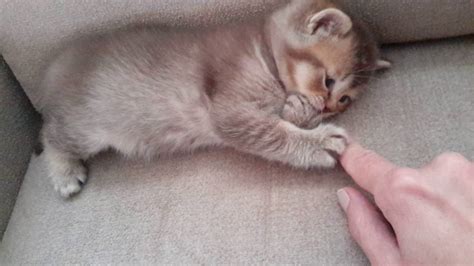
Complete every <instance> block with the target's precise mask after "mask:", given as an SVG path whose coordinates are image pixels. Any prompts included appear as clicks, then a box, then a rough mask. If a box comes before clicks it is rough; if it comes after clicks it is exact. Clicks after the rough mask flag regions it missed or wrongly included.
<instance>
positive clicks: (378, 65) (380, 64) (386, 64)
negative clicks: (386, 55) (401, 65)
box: [375, 59, 392, 70]
mask: <svg viewBox="0 0 474 266" xmlns="http://www.w3.org/2000/svg"><path fill="white" fill-rule="evenodd" d="M391 67H392V63H391V62H390V61H387V60H384V59H379V60H377V62H375V70H384V69H389V68H391Z"/></svg>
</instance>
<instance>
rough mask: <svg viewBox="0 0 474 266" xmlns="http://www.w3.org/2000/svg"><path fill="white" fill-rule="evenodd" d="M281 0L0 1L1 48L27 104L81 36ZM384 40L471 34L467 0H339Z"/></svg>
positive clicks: (242, 15) (190, 22) (257, 12)
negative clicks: (56, 57) (59, 55)
mask: <svg viewBox="0 0 474 266" xmlns="http://www.w3.org/2000/svg"><path fill="white" fill-rule="evenodd" d="M281 2H284V0H211V1H208V0H160V1H155V0H141V1H136V0H121V1H105V0H100V1H64V0H62V1H57V0H35V1H27V0H0V7H1V8H0V53H2V54H3V55H4V57H5V60H6V61H7V62H8V64H9V65H10V66H11V68H12V70H13V72H14V73H15V75H16V77H17V78H18V80H19V81H20V83H21V84H22V86H23V88H24V89H25V91H26V93H27V95H28V96H29V97H30V99H31V100H32V102H33V104H36V103H37V101H39V98H40V95H41V91H39V90H38V88H37V84H38V81H39V79H40V77H41V69H44V67H45V66H46V62H47V61H48V59H49V58H50V56H51V54H52V53H53V52H54V51H56V50H57V49H58V47H60V46H61V44H63V43H64V42H66V41H68V40H70V39H71V38H77V37H78V36H80V35H83V34H86V33H91V32H98V31H104V30H107V29H111V28H115V27H120V26H123V25H126V24H129V23H135V22H152V21H153V22H158V23H162V24H163V25H170V26H185V27H190V26H191V27H199V26H201V25H206V24H219V23H223V22H228V21H233V20H238V19H240V20H245V19H248V18H249V17H252V16H261V15H262V14H263V13H265V12H266V11H268V10H271V9H272V7H274V6H276V5H277V3H281ZM342 2H345V3H346V5H347V7H348V8H347V9H348V10H349V11H350V13H353V14H354V15H355V16H357V17H361V18H363V19H365V20H366V21H368V22H369V23H370V24H371V25H372V27H373V28H374V29H375V32H376V33H377V34H378V35H380V37H381V40H382V41H384V42H405V41H414V40H421V39H429V38H439V37H448V36H456V35H461V34H469V33H474V16H473V15H472V14H474V1H473V0H455V1H439V0H417V1H412V0H398V1H393V0H377V1H373V0H357V1H356V0H342Z"/></svg>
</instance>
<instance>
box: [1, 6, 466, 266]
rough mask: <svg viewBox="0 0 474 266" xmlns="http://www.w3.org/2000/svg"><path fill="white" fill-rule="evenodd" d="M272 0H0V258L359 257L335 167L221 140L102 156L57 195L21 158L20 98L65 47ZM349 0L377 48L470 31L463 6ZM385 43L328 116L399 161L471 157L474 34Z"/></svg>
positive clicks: (330, 260) (23, 120)
mask: <svg viewBox="0 0 474 266" xmlns="http://www.w3.org/2000/svg"><path fill="white" fill-rule="evenodd" d="M277 2H278V0H274V1H271V0H239V1H235V0H209V1H205V0H160V1H157V0H142V1H136V0H121V1H105V0H103V1H102V0H101V1H85V0H84V1H55V0H41V1H26V0H0V55H2V56H3V58H4V60H5V61H6V63H5V62H4V61H3V59H0V62H1V63H0V174H1V176H0V178H1V179H0V215H1V216H0V232H3V231H4V230H5V228H6V231H5V234H4V236H3V240H2V242H1V243H0V265H10V264H72V263H78V264H91V263H100V264H116V263H121V264H137V263H139V264H154V263H304V264H322V265H335V264H351V265H363V264H367V260H366V258H365V256H364V255H363V254H362V253H361V251H360V250H359V248H358V247H357V246H356V245H355V243H354V242H353V241H352V240H351V238H350V236H349V234H348V232H347V228H346V222H345V219H344V215H343V214H342V212H341V211H340V209H339V208H338V206H337V202H336V196H335V191H336V190H337V189H338V188H340V187H342V186H346V185H350V184H352V182H351V181H350V179H349V178H348V177H347V176H346V175H345V173H344V172H343V171H342V170H341V169H336V170H334V171H328V172H316V171H298V170H293V169H290V168H288V167H286V166H283V165H278V164H274V163H268V162H266V161H263V160H260V159H258V158H255V157H251V156H248V155H245V154H240V153H237V152H235V151H232V150H212V151H202V152H197V153H195V154H192V155H179V156H173V157H168V158H161V159H157V160H156V161H153V162H152V163H145V162H142V161H127V160H125V159H122V158H121V157H120V156H118V155H116V154H112V153H107V154H102V155H100V156H98V157H97V158H95V159H93V160H91V161H90V162H89V164H90V177H91V178H90V181H89V182H88V185H87V186H86V187H85V189H84V190H83V192H82V193H81V194H79V195H78V196H77V197H75V198H74V199H72V200H68V201H65V200H62V199H60V198H59V197H58V196H57V195H56V194H55V193H54V192H53V191H52V188H51V186H50V184H49V181H48V180H47V178H46V173H45V169H44V162H43V160H42V157H41V156H39V157H38V156H34V155H33V156H32V157H31V160H30V154H31V152H32V148H33V146H34V143H35V140H36V136H37V132H38V125H39V121H40V119H39V116H38V115H37V114H36V113H35V112H34V111H33V110H34V109H33V107H32V106H31V105H30V104H29V102H28V99H29V100H30V101H31V102H32V104H33V106H34V105H35V104H38V101H39V100H40V95H41V93H42V92H41V91H40V90H39V89H38V88H37V84H38V81H39V79H40V72H41V69H43V68H44V66H45V64H46V62H47V61H48V59H49V58H50V55H51V54H52V53H53V52H54V51H55V50H56V49H57V48H58V47H59V46H60V45H61V44H62V43H64V42H66V41H67V40H70V39H71V38H75V37H77V36H79V35H83V34H87V33H90V32H98V31H107V30H108V29H111V28H115V27H120V26H123V25H126V24H129V23H137V22H143V23H150V22H158V23H160V24H163V25H172V26H183V27H197V28H199V27H204V26H205V25H209V24H219V23H224V22H233V21H238V20H245V19H247V18H248V17H250V16H261V15H262V14H263V13H265V12H267V11H268V10H271V9H272V8H273V7H274V6H275V5H276V4H277ZM280 2H281V1H280ZM345 2H346V5H347V9H348V11H349V12H350V13H352V14H354V15H356V16H359V17H362V18H363V19H364V20H366V21H368V22H369V24H371V25H372V27H373V28H374V30H375V31H376V32H377V34H378V36H379V37H380V39H381V40H382V41H383V42H384V43H404V42H413V41H420V40H426V39H438V38H444V37H453V36H461V35H468V34H472V33H474V16H473V14H474V1H472V0H453V1H437V0H417V1H392V0H379V1H372V0H353V1H350V0H346V1H345ZM384 53H385V54H386V57H388V58H389V59H390V60H392V61H393V62H394V67H393V69H392V70H390V71H389V72H387V73H386V74H384V75H381V76H379V77H378V78H377V79H375V80H374V82H373V83H372V84H371V86H370V88H369V89H368V90H367V93H366V94H365V95H364V96H363V97H362V99H361V100H360V101H358V102H357V103H356V104H354V106H353V107H352V108H351V110H350V111H349V112H347V113H345V114H343V115H341V116H339V117H338V118H337V119H336V120H335V123H337V124H339V125H342V126H344V127H346V128H347V129H348V130H349V131H350V132H352V134H353V135H355V136H356V138H357V139H358V140H360V141H361V142H362V143H364V144H365V145H366V146H368V147H370V148H372V149H375V150H377V151H378V152H379V153H381V154H383V155H384V156H386V157H388V158H389V159H391V160H393V161H394V162H396V163H399V164H404V165H409V166H417V165H420V164H423V163H425V162H427V161H428V160H429V159H430V158H432V157H433V156H435V155H436V154H438V153H440V152H442V151H445V150H453V151H458V152H461V153H463V154H465V155H466V156H468V157H469V158H471V159H472V158H473V157H474V85H473V84H474V38H473V36H464V37H457V38H452V39H447V40H437V41H425V42H420V43H412V44H397V45H389V46H386V48H385V49H384ZM9 69H11V70H12V71H10V70H9ZM16 79H17V80H18V81H19V83H18V82H17V81H16ZM20 84H21V85H20ZM22 89H23V90H24V92H26V95H27V97H28V98H27V97H25V95H24V93H23V91H22ZM25 173H26V174H25ZM23 176H24V178H23ZM20 185H21V188H20ZM18 189H19V193H18V194H17V192H18ZM15 201H16V203H15ZM12 210H13V212H12V214H11V216H10V212H11V211H12ZM7 223H8V226H6V225H7Z"/></svg>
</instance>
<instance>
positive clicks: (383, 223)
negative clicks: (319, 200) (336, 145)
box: [338, 144, 474, 265]
mask: <svg viewBox="0 0 474 266" xmlns="http://www.w3.org/2000/svg"><path fill="white" fill-rule="evenodd" d="M341 163H342V166H343V167H344V168H345V170H346V171H347V173H348V174H349V175H350V176H352V178H353V179H354V180H355V182H356V183H357V184H358V185H360V186H361V187H362V188H363V189H365V190H367V191H368V192H370V193H371V194H372V195H373V196H374V200H375V204H376V205H377V206H375V205H373V204H372V203H371V202H370V201H368V200H367V199H366V198H365V197H364V196H363V195H362V194H361V193H360V192H359V191H357V190H355V189H354V188H344V189H341V190H339V191H338V198H339V202H340V204H341V206H342V208H343V209H344V211H345V213H346V215H347V219H348V224H349V230H350V233H351V235H352V237H353V238H354V239H355V241H356V242H357V243H358V244H359V245H360V247H361V248H362V250H363V251H364V253H365V254H366V255H367V257H368V258H369V260H370V262H371V264H372V265H414V264H416V265H420V264H426V265H472V264H473V263H474V164H473V163H472V162H470V161H469V160H467V159H466V158H464V157H463V156H461V155H459V154H456V153H445V154H442V155H440V156H438V157H437V158H436V159H434V160H433V161H432V162H431V163H430V164H428V165H426V166H424V167H422V168H420V169H411V168H400V167H397V166H396V165H394V164H392V163H390V162H388V161H387V160H385V159H384V158H382V157H381V156H379V155H377V154H376V153H374V152H372V151H369V150H366V149H364V148H362V147H361V146H360V145H358V144H351V145H350V146H349V147H348V148H347V150H346V151H345V153H344V154H343V156H342V158H341ZM392 228H393V230H392Z"/></svg>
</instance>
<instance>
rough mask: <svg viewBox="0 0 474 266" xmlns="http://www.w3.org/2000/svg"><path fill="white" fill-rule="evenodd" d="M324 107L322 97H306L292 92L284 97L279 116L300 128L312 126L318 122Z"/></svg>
mask: <svg viewBox="0 0 474 266" xmlns="http://www.w3.org/2000/svg"><path fill="white" fill-rule="evenodd" d="M323 108H324V99H323V98H322V97H313V98H311V99H310V98H308V97H306V96H304V95H302V94H292V95H290V96H288V98H287V99H286V103H285V105H284V106H283V110H282V114H281V117H282V118H283V119H284V120H286V121H288V122H291V123H293V124H294V125H295V126H297V127H300V128H314V127H315V126H316V125H317V124H319V123H320V122H321V121H322V119H321V116H320V115H321V112H322V109H323Z"/></svg>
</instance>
